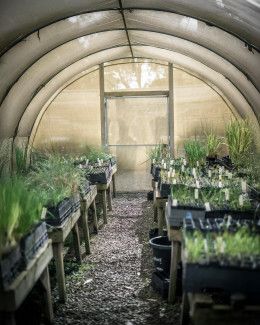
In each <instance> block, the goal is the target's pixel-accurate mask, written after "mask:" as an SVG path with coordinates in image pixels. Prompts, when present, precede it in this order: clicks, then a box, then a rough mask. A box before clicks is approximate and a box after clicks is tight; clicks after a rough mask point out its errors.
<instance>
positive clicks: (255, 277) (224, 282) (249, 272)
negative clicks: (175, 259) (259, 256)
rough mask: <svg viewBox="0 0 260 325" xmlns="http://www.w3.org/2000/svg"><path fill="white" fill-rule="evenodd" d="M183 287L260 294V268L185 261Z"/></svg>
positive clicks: (194, 290)
mask: <svg viewBox="0 0 260 325" xmlns="http://www.w3.org/2000/svg"><path fill="white" fill-rule="evenodd" d="M183 289H184V291H185V292H193V293H200V292H205V291H213V290H216V291H217V290H223V291H225V292H228V293H241V294H245V295H253V296H259V294H260V268H257V269H252V268H251V269H247V268H241V267H231V266H230V267H228V266H220V265H219V264H209V265H201V264H193V263H184V270H183Z"/></svg>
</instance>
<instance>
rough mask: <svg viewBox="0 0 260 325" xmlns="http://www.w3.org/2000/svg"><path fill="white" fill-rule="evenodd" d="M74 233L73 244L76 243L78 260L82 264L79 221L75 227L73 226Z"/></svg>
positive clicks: (75, 249)
mask: <svg viewBox="0 0 260 325" xmlns="http://www.w3.org/2000/svg"><path fill="white" fill-rule="evenodd" d="M72 234H73V244H74V251H75V256H76V259H77V262H78V263H79V264H82V259H81V253H80V239H79V226H78V223H77V222H76V223H75V225H74V227H73V228H72Z"/></svg>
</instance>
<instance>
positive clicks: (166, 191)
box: [160, 183, 171, 198]
mask: <svg viewBox="0 0 260 325" xmlns="http://www.w3.org/2000/svg"><path fill="white" fill-rule="evenodd" d="M170 194H171V184H167V183H160V195H161V197H163V198H167V197H168V196H169V195H170Z"/></svg>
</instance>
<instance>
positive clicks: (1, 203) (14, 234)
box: [0, 178, 42, 253]
mask: <svg viewBox="0 0 260 325" xmlns="http://www.w3.org/2000/svg"><path fill="white" fill-rule="evenodd" d="M41 209H42V205H41V203H40V200H39V198H38V197H37V195H36V193H33V192H31V191H29V190H28V187H27V186H26V184H25V182H24V181H23V180H22V179H19V178H8V179H5V180H2V181H1V183H0V253H1V252H3V251H4V250H5V249H6V248H8V247H10V246H12V245H14V244H15V242H16V241H17V240H18V239H19V238H20V237H21V236H22V235H25V234H26V233H28V231H30V228H31V227H32V226H33V224H34V223H35V222H36V221H38V220H39V219H40V214H41Z"/></svg>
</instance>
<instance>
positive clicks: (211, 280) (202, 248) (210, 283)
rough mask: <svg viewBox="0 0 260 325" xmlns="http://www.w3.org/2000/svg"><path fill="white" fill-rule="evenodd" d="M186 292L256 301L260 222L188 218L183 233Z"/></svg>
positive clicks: (259, 280) (259, 275) (259, 273)
mask: <svg viewBox="0 0 260 325" xmlns="http://www.w3.org/2000/svg"><path fill="white" fill-rule="evenodd" d="M183 238H184V242H183V248H182V261H183V289H184V291H185V292H192V293H199V292H213V291H225V292H227V293H228V294H232V293H241V294H245V295H247V296H250V297H252V298H255V299H257V298H258V297H259V293H260V223H259V220H258V219H256V220H252V219H247V218H245V219H235V218H232V217H231V216H229V217H228V218H224V219H223V218H216V219H214V218H213V219H209V220H205V219H204V220H203V219H197V220H194V219H193V218H192V217H191V216H188V217H187V218H186V219H185V220H184V231H183ZM258 299H259V298H258Z"/></svg>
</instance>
